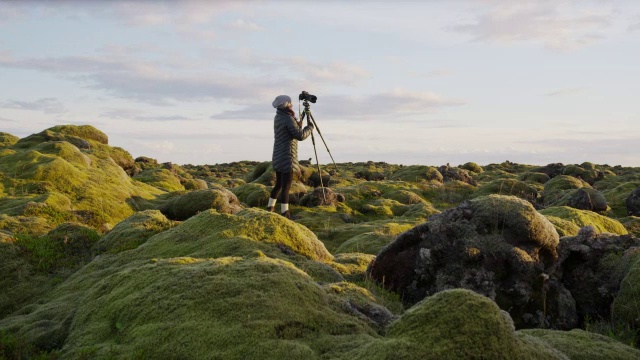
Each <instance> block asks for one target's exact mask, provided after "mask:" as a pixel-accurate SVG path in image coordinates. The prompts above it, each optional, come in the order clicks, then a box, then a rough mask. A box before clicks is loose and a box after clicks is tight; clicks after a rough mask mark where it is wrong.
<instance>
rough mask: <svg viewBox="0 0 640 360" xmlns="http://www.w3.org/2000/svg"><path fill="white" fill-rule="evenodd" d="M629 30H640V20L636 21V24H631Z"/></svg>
mask: <svg viewBox="0 0 640 360" xmlns="http://www.w3.org/2000/svg"><path fill="white" fill-rule="evenodd" d="M628 30H629V31H638V30H640V21H637V22H635V23H634V24H631V25H629V28H628Z"/></svg>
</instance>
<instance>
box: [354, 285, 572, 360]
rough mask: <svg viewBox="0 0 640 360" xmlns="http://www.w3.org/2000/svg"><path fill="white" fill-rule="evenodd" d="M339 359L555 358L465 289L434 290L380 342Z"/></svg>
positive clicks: (556, 355)
mask: <svg viewBox="0 0 640 360" xmlns="http://www.w3.org/2000/svg"><path fill="white" fill-rule="evenodd" d="M342 358H344V359H560V358H561V356H560V354H559V353H558V352H557V351H555V350H553V349H552V348H551V347H549V346H545V345H542V344H540V343H539V342H534V341H529V340H528V339H526V338H525V339H523V338H521V337H519V336H518V335H517V334H516V332H515V329H514V328H513V323H512V322H511V319H510V318H509V316H508V315H507V314H506V313H504V312H502V311H501V310H500V309H499V308H498V306H497V305H496V304H495V303H494V302H493V301H491V300H489V299H488V298H486V297H484V296H481V295H478V294H476V293H474V292H472V291H469V290H462V289H455V290H446V291H442V292H439V293H437V294H435V295H433V296H430V297H427V298H426V299H425V300H423V301H422V302H420V303H418V304H416V305H415V306H414V307H412V308H411V309H409V310H407V311H406V312H405V313H404V314H403V315H402V316H401V317H400V318H399V319H398V320H397V321H395V322H394V323H393V324H392V325H391V326H390V327H389V330H388V332H387V334H386V337H385V338H384V339H380V340H374V341H371V342H370V343H368V344H366V345H364V346H362V347H360V348H357V349H356V350H353V351H350V352H347V353H346V354H345V355H344V356H343V357H342Z"/></svg>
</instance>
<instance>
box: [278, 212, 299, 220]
mask: <svg viewBox="0 0 640 360" xmlns="http://www.w3.org/2000/svg"><path fill="white" fill-rule="evenodd" d="M280 215H282V216H284V217H286V218H287V219H289V220H298V219H300V216H297V215H291V211H289V210H287V211H285V212H283V213H282V214H280Z"/></svg>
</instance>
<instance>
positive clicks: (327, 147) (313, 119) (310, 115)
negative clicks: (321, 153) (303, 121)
mask: <svg viewBox="0 0 640 360" xmlns="http://www.w3.org/2000/svg"><path fill="white" fill-rule="evenodd" d="M307 116H308V117H309V119H311V121H312V122H313V126H315V127H316V130H318V135H320V139H322V143H324V147H325V148H326V149H327V152H328V153H329V156H330V157H331V161H333V166H335V168H336V171H338V165H336V161H335V160H333V155H331V150H329V146H327V142H326V141H324V137H323V136H322V132H320V128H319V127H318V124H316V119H315V118H314V117H313V114H312V113H311V111H309V114H308V115H307Z"/></svg>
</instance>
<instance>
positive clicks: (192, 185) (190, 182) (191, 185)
mask: <svg viewBox="0 0 640 360" xmlns="http://www.w3.org/2000/svg"><path fill="white" fill-rule="evenodd" d="M181 183H182V186H184V188H185V190H206V189H208V188H209V185H207V182H206V181H204V180H202V179H183V180H182V181H181Z"/></svg>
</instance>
